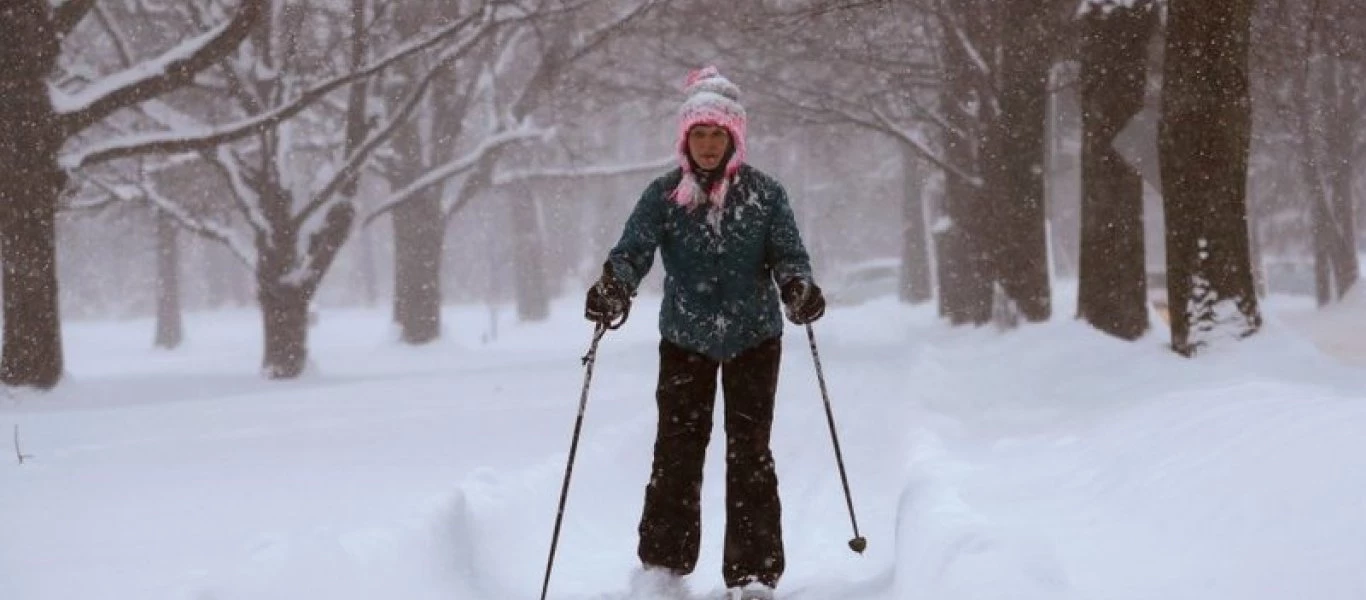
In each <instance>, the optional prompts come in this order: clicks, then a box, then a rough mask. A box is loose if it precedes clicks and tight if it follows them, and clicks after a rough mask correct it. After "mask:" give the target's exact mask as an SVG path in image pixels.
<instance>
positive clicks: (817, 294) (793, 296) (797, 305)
mask: <svg viewBox="0 0 1366 600" xmlns="http://www.w3.org/2000/svg"><path fill="white" fill-rule="evenodd" d="M780 291H781V295H782V300H783V304H784V305H786V306H787V310H786V311H784V312H786V313H787V320H789V321H792V323H793V324H794V325H806V324H808V323H812V322H814V321H815V320H816V319H819V318H821V316H822V315H824V314H825V294H822V293H821V288H820V286H818V285H816V284H815V282H813V281H811V280H809V279H806V278H802V277H794V278H792V279H789V280H788V281H787V283H785V284H783V287H782V289H781V290H780Z"/></svg>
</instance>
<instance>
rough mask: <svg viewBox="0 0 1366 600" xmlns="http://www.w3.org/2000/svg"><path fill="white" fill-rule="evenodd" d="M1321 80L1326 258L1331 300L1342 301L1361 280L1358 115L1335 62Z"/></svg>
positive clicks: (1347, 80) (1352, 86)
mask: <svg viewBox="0 0 1366 600" xmlns="http://www.w3.org/2000/svg"><path fill="white" fill-rule="evenodd" d="M1325 62H1326V64H1325V71H1326V72H1324V73H1323V74H1322V75H1321V77H1322V88H1323V101H1324V103H1325V104H1326V105H1327V106H1329V107H1330V108H1329V111H1330V112H1329V113H1328V114H1329V118H1330V119H1332V120H1331V121H1330V123H1332V124H1333V126H1331V127H1329V128H1327V130H1326V132H1325V133H1327V135H1328V139H1327V140H1326V141H1327V147H1328V160H1327V161H1326V162H1327V164H1326V165H1324V168H1325V169H1327V172H1328V190H1327V191H1328V194H1329V196H1328V197H1327V198H1325V199H1324V200H1325V201H1327V202H1329V203H1330V204H1329V210H1330V211H1331V212H1332V213H1333V218H1332V219H1330V221H1329V222H1328V223H1327V224H1326V225H1327V228H1326V229H1325V233H1329V234H1330V237H1329V248H1328V250H1329V253H1328V256H1329V258H1330V260H1331V262H1332V265H1333V283H1334V286H1333V299H1334V300H1338V299H1340V298H1342V296H1343V295H1344V294H1346V293H1347V290H1350V289H1351V288H1352V285H1353V284H1355V283H1356V281H1357V278H1358V277H1359V276H1360V272H1361V271H1360V266H1359V265H1358V264H1357V254H1356V235H1355V232H1354V231H1353V230H1352V223H1354V222H1356V216H1355V214H1354V206H1353V205H1354V202H1353V200H1352V162H1351V157H1352V153H1353V150H1354V149H1355V146H1356V136H1357V133H1358V131H1359V129H1358V127H1357V124H1358V123H1359V121H1360V118H1359V117H1360V115H1359V114H1358V112H1357V110H1356V109H1355V106H1354V105H1355V104H1356V96H1357V90H1356V83H1355V82H1354V81H1353V80H1352V78H1351V77H1350V75H1349V74H1348V73H1344V70H1345V69H1344V65H1343V64H1342V62H1341V60H1340V59H1338V58H1335V57H1334V58H1328V59H1327V60H1326V61H1325Z"/></svg>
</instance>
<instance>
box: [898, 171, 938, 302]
mask: <svg viewBox="0 0 1366 600" xmlns="http://www.w3.org/2000/svg"><path fill="white" fill-rule="evenodd" d="M902 157H903V158H902V162H903V163H904V164H905V167H904V171H903V172H904V173H905V181H904V182H903V183H902V185H904V186H905V188H906V189H905V193H906V199H905V202H904V203H903V204H902V211H901V222H902V227H901V286H900V287H901V294H900V296H901V301H902V302H905V303H907V304H921V303H924V302H929V301H930V299H932V298H934V285H933V283H931V281H930V267H931V265H930V263H931V261H930V249H929V239H928V232H927V230H926V227H925V180H924V177H923V176H922V173H921V172H920V168H919V164H918V163H917V159H916V158H915V156H914V155H912V154H911V153H910V151H904V152H902Z"/></svg>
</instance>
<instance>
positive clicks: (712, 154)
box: [688, 125, 730, 171]
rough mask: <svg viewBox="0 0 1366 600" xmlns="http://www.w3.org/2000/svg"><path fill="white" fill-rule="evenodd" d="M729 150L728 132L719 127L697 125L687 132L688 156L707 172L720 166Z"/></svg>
mask: <svg viewBox="0 0 1366 600" xmlns="http://www.w3.org/2000/svg"><path fill="white" fill-rule="evenodd" d="M728 148H730V132H728V131H726V128H725V127H721V126H719V125H697V126H695V127H693V128H692V129H689V130H688V155H689V156H691V157H692V160H693V162H695V163H697V166H699V167H702V168H703V169H706V170H708V171H710V170H712V169H715V168H717V167H719V166H721V159H722V158H724V157H725V156H726V150H727V149H728Z"/></svg>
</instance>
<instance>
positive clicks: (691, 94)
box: [673, 66, 746, 208]
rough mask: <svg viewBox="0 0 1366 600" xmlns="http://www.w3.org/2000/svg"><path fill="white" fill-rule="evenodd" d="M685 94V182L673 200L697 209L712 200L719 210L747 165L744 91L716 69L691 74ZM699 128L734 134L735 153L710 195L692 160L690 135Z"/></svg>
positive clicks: (681, 128) (681, 120)
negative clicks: (742, 94) (695, 171)
mask: <svg viewBox="0 0 1366 600" xmlns="http://www.w3.org/2000/svg"><path fill="white" fill-rule="evenodd" d="M683 93H684V95H685V96H686V99H685V100H684V101H683V105H682V106H680V107H679V110H678V164H679V166H681V167H682V168H683V179H682V181H680V182H679V184H678V187H676V188H674V192H673V200H674V202H677V203H679V204H681V205H683V206H696V205H698V204H700V203H701V202H702V201H704V200H709V201H710V202H711V205H712V206H713V207H716V208H720V207H722V206H724V204H725V201H726V192H727V191H728V190H729V189H730V184H731V180H732V179H733V178H734V177H735V173H736V172H737V171H739V170H740V165H742V164H744V162H745V128H746V116H745V107H744V106H741V105H740V88H739V87H738V86H736V85H735V84H734V83H731V81H730V80H729V79H726V78H725V77H723V76H722V75H721V72H720V71H718V70H717V69H716V67H714V66H707V67H703V68H701V69H697V70H694V71H693V72H691V73H689V74H688V79H687V81H686V82H685V83H684V86H683ZM696 125H714V126H719V127H724V128H726V131H727V132H729V133H730V140H731V145H732V147H733V150H734V151H733V152H732V153H731V156H730V160H729V161H727V162H726V164H725V171H724V173H723V176H722V177H721V180H720V181H718V182H717V183H716V185H715V186H713V187H712V189H711V191H710V193H706V192H704V191H703V190H702V187H701V185H700V184H699V183H698V181H697V174H696V173H694V172H693V166H692V161H691V160H689V159H688V131H689V130H691V129H692V128H693V127H694V126H696Z"/></svg>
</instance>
